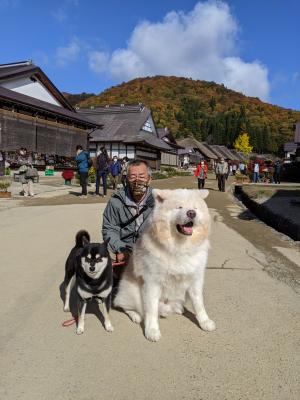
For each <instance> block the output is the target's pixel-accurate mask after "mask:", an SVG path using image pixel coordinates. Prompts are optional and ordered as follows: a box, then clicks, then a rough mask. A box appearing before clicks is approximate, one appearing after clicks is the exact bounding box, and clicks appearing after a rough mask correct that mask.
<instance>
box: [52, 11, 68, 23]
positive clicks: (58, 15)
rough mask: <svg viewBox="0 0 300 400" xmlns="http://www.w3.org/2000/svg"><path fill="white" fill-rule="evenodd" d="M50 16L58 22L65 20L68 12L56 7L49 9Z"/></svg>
mask: <svg viewBox="0 0 300 400" xmlns="http://www.w3.org/2000/svg"><path fill="white" fill-rule="evenodd" d="M51 16H52V17H53V18H54V19H55V20H56V22H59V23H60V24H62V23H63V22H65V21H66V20H67V18H68V14H67V12H66V11H65V10H64V9H63V8H58V9H57V10H55V11H51Z"/></svg>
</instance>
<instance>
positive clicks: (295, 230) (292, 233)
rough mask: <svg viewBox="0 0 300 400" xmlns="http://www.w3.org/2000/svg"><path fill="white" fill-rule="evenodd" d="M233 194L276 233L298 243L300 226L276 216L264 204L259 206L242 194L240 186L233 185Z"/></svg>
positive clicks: (245, 194)
mask: <svg viewBox="0 0 300 400" xmlns="http://www.w3.org/2000/svg"><path fill="white" fill-rule="evenodd" d="M234 194H235V195H237V196H239V199H240V200H241V201H242V203H243V204H244V205H245V206H246V207H247V208H248V209H249V210H250V211H251V212H252V213H253V214H254V215H256V216H257V217H258V218H259V219H260V220H261V221H263V222H265V223H266V224H267V225H269V226H271V227H272V228H274V229H276V230H277V231H278V232H281V233H284V234H285V235H287V236H289V237H290V238H291V239H293V240H296V241H300V224H297V223H295V222H294V221H292V220H290V219H288V218H286V217H285V216H284V215H282V214H276V213H274V211H272V210H270V208H269V207H268V206H266V205H265V204H260V203H258V202H256V201H255V200H254V199H252V198H251V197H250V196H248V194H247V193H245V192H244V190H243V187H242V186H241V185H235V187H234Z"/></svg>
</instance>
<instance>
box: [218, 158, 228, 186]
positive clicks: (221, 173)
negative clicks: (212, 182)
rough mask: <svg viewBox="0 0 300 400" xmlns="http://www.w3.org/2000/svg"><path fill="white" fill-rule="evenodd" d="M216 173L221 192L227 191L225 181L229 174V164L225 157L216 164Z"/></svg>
mask: <svg viewBox="0 0 300 400" xmlns="http://www.w3.org/2000/svg"><path fill="white" fill-rule="evenodd" d="M216 175H217V179H218V188H219V191H220V192H225V181H226V177H227V175H228V164H227V162H226V161H225V160H224V158H223V157H221V158H220V161H219V162H218V164H217V166H216Z"/></svg>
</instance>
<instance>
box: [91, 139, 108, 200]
mask: <svg viewBox="0 0 300 400" xmlns="http://www.w3.org/2000/svg"><path fill="white" fill-rule="evenodd" d="M108 162H109V158H108V154H107V151H106V148H105V147H104V146H103V147H101V148H100V152H99V154H98V155H97V158H96V165H95V167H96V191H95V193H94V195H95V196H100V193H99V187H100V181H101V179H102V185H103V197H105V196H106V194H107V174H108V170H109V166H108Z"/></svg>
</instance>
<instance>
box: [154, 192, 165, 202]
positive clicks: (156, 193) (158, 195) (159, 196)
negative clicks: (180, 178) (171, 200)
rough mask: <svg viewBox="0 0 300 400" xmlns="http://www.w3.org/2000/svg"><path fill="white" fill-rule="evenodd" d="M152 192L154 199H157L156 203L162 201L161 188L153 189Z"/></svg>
mask: <svg viewBox="0 0 300 400" xmlns="http://www.w3.org/2000/svg"><path fill="white" fill-rule="evenodd" d="M152 194H153V197H154V200H155V201H157V202H158V203H163V201H164V200H165V196H164V194H163V191H162V190H159V189H153V190H152Z"/></svg>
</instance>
